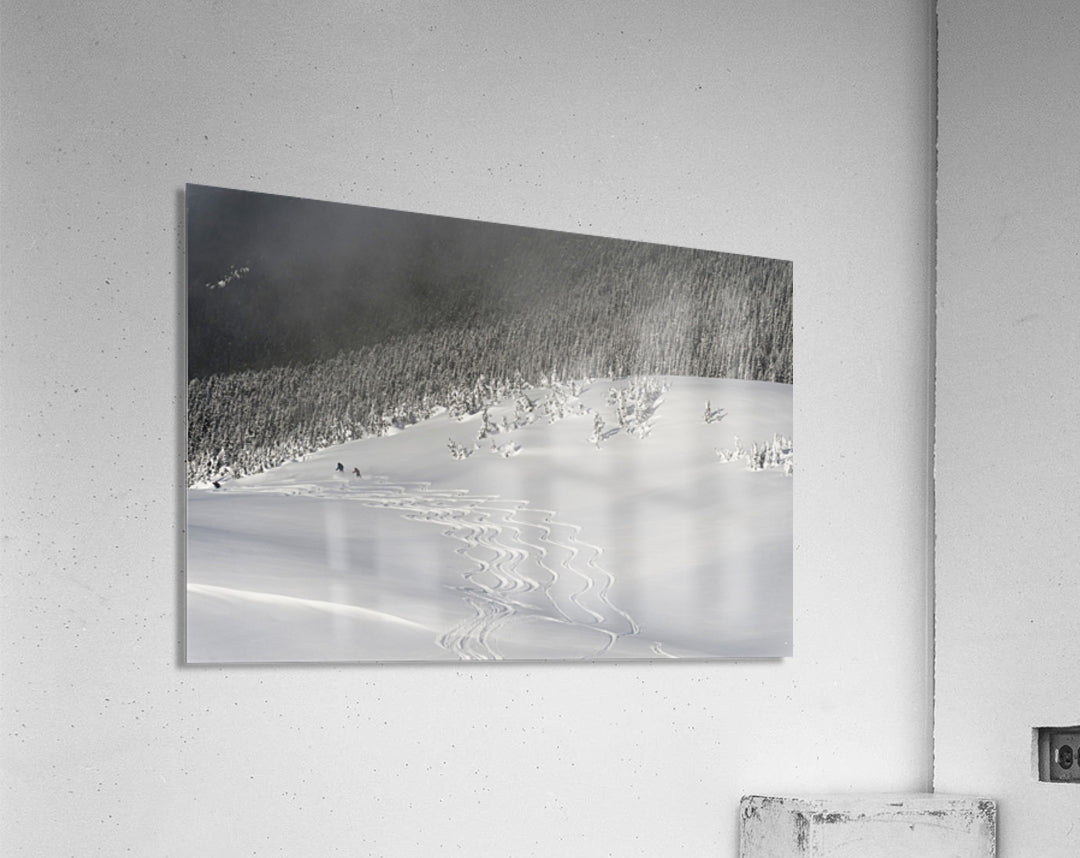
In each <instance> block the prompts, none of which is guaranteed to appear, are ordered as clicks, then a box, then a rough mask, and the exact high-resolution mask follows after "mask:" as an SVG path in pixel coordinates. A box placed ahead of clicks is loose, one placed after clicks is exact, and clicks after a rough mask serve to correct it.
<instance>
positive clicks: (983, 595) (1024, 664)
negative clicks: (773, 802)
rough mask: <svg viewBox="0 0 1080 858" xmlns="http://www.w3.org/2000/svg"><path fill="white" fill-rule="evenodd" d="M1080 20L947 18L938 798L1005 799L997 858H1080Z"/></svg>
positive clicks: (1067, 8)
mask: <svg viewBox="0 0 1080 858" xmlns="http://www.w3.org/2000/svg"><path fill="white" fill-rule="evenodd" d="M1078 32H1080V7H1078V6H1077V5H1076V4H1075V3H1073V2H1065V0H1044V2H1040V3H1035V4H1030V3H1029V4H1014V3H993V4H979V3H970V2H957V0H946V2H943V3H941V6H940V39H941V66H940V74H941V81H940V87H941V127H940V174H939V175H940V186H939V188H940V196H939V224H940V244H939V259H940V263H939V277H938V346H937V348H938V362H937V363H938V368H937V378H938V381H937V421H938V424H937V425H938V428H937V522H938V524H937V530H938V541H937V707H936V713H937V714H936V742H935V778H934V780H935V785H936V787H937V788H938V789H944V790H951V791H974V790H977V791H979V792H985V793H987V794H989V795H992V796H994V797H996V798H997V799H999V807H1000V838H1001V854H1002V855H1003V856H1004V858H1021V856H1027V855H1043V856H1072V855H1077V854H1080V811H1078V809H1077V808H1078V807H1080V787H1078V786H1077V785H1076V784H1050V783H1039V782H1038V780H1037V778H1036V770H1035V766H1034V765H1033V763H1032V729H1033V728H1035V727H1042V726H1062V727H1064V726H1070V725H1075V724H1077V723H1080V689H1078V687H1077V684H1076V681H1075V680H1076V676H1077V669H1076V668H1077V663H1078V659H1080V644H1078V641H1080V613H1078V612H1077V605H1078V604H1080V583H1078V582H1080V577H1078V574H1077V557H1078V556H1080V503H1078V501H1077V485H1078V484H1080V459H1078V458H1077V456H1076V450H1075V448H1076V439H1077V423H1076V419H1077V414H1078V413H1080V386H1078V384H1077V381H1078V376H1080V370H1078V367H1080V336H1078V335H1077V329H1078V322H1080V289H1078V285H1080V283H1078V275H1077V234H1078V231H1080V172H1078V165H1080V147H1078V145H1077V140H1078V139H1080V51H1077V45H1076V36H1077V33H1078Z"/></svg>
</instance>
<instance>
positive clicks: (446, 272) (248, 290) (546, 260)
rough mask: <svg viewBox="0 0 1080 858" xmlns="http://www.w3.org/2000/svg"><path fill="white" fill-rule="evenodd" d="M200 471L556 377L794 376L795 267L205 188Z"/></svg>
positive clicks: (196, 325) (197, 313)
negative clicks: (793, 281)
mask: <svg viewBox="0 0 1080 858" xmlns="http://www.w3.org/2000/svg"><path fill="white" fill-rule="evenodd" d="M187 214H188V392H187V398H188V449H187V482H188V485H192V484H194V483H197V482H203V481H209V480H213V479H217V478H218V477H220V476H221V475H223V474H231V475H232V476H242V475H243V474H248V473H255V472H258V471H261V470H264V469H266V468H269V467H273V466H276V465H279V464H282V463H284V462H286V461H288V460H290V459H292V458H295V457H297V456H301V455H303V454H305V453H307V452H311V451H313V450H316V449H321V448H324V447H327V446H330V445H333V444H338V443H342V442H345V441H349V440H353V439H356V438H360V437H364V436H367V435H378V434H382V433H384V432H385V431H386V430H387V428H388V427H391V426H399V427H402V426H405V425H408V424H409V423H413V422H416V421H418V420H421V419H424V418H425V417H427V416H430V414H431V413H432V412H433V410H434V409H436V408H438V407H444V408H448V409H450V410H451V411H452V412H454V413H462V414H463V413H475V412H478V411H480V410H481V409H482V408H483V407H484V405H485V404H488V403H490V402H493V401H496V400H498V399H502V398H505V397H507V396H513V395H520V393H521V392H522V391H524V390H526V389H528V388H531V387H537V386H542V385H545V384H550V383H551V382H552V381H555V380H559V379H562V380H569V379H584V378H597V377H608V378H620V377H624V376H629V375H645V374H649V375H687V376H703V377H724V378H743V379H752V380H759V381H772V382H780V383H785V384H790V383H792V381H793V369H792V352H793V332H792V266H791V263H790V262H785V261H779V260H772V259H763V258H758V257H749V256H740V255H735V254H726V253H718V252H715V251H706V250H696V249H688V248H678V247H671V246H666V245H658V244H649V243H644V242H634V241H626V240H617V239H609V238H600V237H595V236H582V235H577V234H571V233H558V232H551V231H545V230H536V229H528V228H523V227H511V226H502V225H496V224H487V223H480V222H475V221H464V220H457V219H451V218H439V217H433V216H424V215H413V214H408V213H401V212H391V211H385V210H377V209H368V208H365V207H359V206H341V205H337V204H330V203H314V202H311V201H306V200H294V199H292V198H285V197H271V196H269V195H264V194H250V193H245V192H240V191H223V190H220V189H212V188H204V187H201V186H189V188H188V213H187Z"/></svg>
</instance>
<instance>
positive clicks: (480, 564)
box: [187, 377, 792, 662]
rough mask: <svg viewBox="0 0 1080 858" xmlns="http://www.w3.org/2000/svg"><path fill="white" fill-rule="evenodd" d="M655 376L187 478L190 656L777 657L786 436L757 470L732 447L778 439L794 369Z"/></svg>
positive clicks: (787, 566)
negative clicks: (769, 375)
mask: <svg viewBox="0 0 1080 858" xmlns="http://www.w3.org/2000/svg"><path fill="white" fill-rule="evenodd" d="M652 382H653V385H652V386H651V387H650V386H648V385H647V384H646V383H644V382H642V381H641V380H636V381H634V380H627V379H621V380H618V381H611V380H593V381H587V382H582V383H580V384H573V385H558V386H556V387H548V388H543V389H536V390H533V391H528V392H527V397H528V401H526V399H524V398H522V397H519V398H518V399H517V400H516V401H515V400H514V399H508V400H507V401H505V402H500V403H498V404H493V405H492V406H490V407H489V408H488V409H487V412H486V416H485V415H484V414H479V413H478V414H472V415H469V416H467V417H465V418H454V417H451V416H450V415H449V414H447V413H445V412H444V413H440V414H436V415H435V416H433V417H432V418H430V419H428V420H425V421H423V422H421V423H418V424H415V425H412V426H409V427H408V428H406V429H403V430H400V431H392V433H391V434H388V435H386V436H383V437H378V438H376V437H372V438H365V439H362V440H358V441H353V442H351V443H348V444H343V445H340V446H337V447H333V448H330V449H328V450H324V451H322V452H319V453H313V454H311V455H309V456H306V457H305V458H304V460H303V461H297V462H291V463H289V464H286V465H283V466H281V467H278V468H275V469H273V470H270V471H267V472H265V473H262V474H258V475H254V476H248V477H244V478H242V479H238V480H226V481H223V482H222V484H221V488H218V489H215V488H213V487H212V486H209V485H206V486H196V487H193V488H192V489H190V490H189V491H188V566H187V592H188V604H187V652H188V659H189V661H191V662H253V661H254V662H278V661H368V660H379V661H383V660H395V661H402V660H404V661H427V660H434V659H451V660H460V659H498V658H502V659H530V660H531V659H600V658H602V659H612V658H665V657H670V658H705V657H716V656H721V657H739V656H744V657H753V656H779V655H786V654H790V652H791V604H792V598H791V589H792V588H791V573H792V477H791V475H790V468H789V467H785V466H786V465H790V441H785V442H784V443H781V444H777V445H775V450H773V449H770V451H769V452H770V457H769V458H770V466H769V467H765V468H764V469H758V470H751V469H750V468H749V467H748V466H747V458H748V457H746V456H743V455H736V456H734V457H732V455H731V454H732V453H741V452H742V451H744V450H747V451H748V450H750V449H751V447H752V445H753V444H755V443H756V444H758V445H761V444H763V443H764V442H772V441H773V439H774V438H775V437H777V436H782V437H783V438H785V439H790V438H791V436H792V425H791V424H792V399H791V393H792V388H791V387H790V386H789V385H782V384H771V383H767V382H749V381H735V380H728V379H703V378H681V377H677V378H662V379H653V380H652ZM657 383H662V387H661V388H659V389H658V387H657ZM613 390H614V391H617V392H616V393H614V394H613V393H612V391H613ZM635 390H636V395H635V394H634V393H633V391H635ZM707 405H708V408H707ZM530 406H531V407H530ZM707 411H708V413H709V418H710V419H708V420H706V413H707ZM620 412H621V414H622V422H621V424H620V419H619V414H620ZM485 424H486V427H487V428H486V430H485V428H484V427H485ZM480 436H483V437H480ZM725 453H726V454H727V455H725ZM773 454H778V455H773ZM762 458H763V456H759V457H758V461H760V460H761V459H762ZM727 459H732V460H731V461H726V460H727ZM339 462H340V463H341V464H342V465H343V466H344V471H338V470H337V469H336V466H337V463H339ZM354 468H356V469H358V470H359V471H360V476H359V477H358V476H356V475H355V474H353V473H352V471H353V469H354Z"/></svg>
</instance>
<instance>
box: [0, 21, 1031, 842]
mask: <svg viewBox="0 0 1080 858" xmlns="http://www.w3.org/2000/svg"><path fill="white" fill-rule="evenodd" d="M926 6H927V4H925V3H922V2H911V3H886V2H881V3H867V2H864V0H831V2H829V0H821V2H815V3H812V4H808V3H802V2H775V3H765V4H762V3H761V2H758V0H754V2H750V0H746V2H723V3H714V2H700V3H689V2H686V3H677V4H657V3H651V2H650V3H632V4H626V3H621V2H593V3H586V4H582V3H569V2H567V3H544V4H541V3H536V4H526V3H515V4H505V3H496V2H490V3H477V2H474V3H463V2H459V3H434V2H427V3H418V2H413V3H396V2H395V3H386V4H382V5H380V4H376V3H363V4H358V3H354V2H343V0H338V2H331V3H323V4H261V3H255V2H250V0H248V1H247V2H233V3H217V2H211V1H210V0H205V2H199V0H194V2H185V3H159V2H155V3H148V2H142V3H138V2H136V3H132V2H128V0H124V2H121V1H120V0H113V2H106V0H94V2H79V3H76V2H53V3H48V4H45V3H40V4H31V3H20V2H15V0H3V2H2V22H3V27H2V32H0V38H2V46H0V47H2V51H0V57H2V59H0V62H2V67H0V71H2V75H0V77H2V110H3V125H2V132H0V133H2V172H0V180H2V186H0V193H2V200H3V204H2V205H3V208H2V214H0V217H2V222H0V228H2V254H3V255H2V278H3V279H2V289H3V292H2V316H0V325H2V329H0V331H2V335H0V348H2V354H0V358H2V360H0V372H2V378H0V381H2V386H0V390H2V391H3V392H2V397H3V399H2V402H0V406H2V407H0V418H2V427H0V428H2V435H0V441H2V456H3V459H2V468H3V473H4V490H3V492H2V493H0V512H2V515H3V522H2V527H3V530H2V533H3V541H2V543H0V546H2V549H0V550H2V551H3V557H2V560H3V570H4V571H3V578H2V582H0V586H2V592H0V670H2V676H0V681H2V694H0V706H2V724H0V727H2V730H0V768H2V770H3V778H2V797H3V798H2V801H3V804H2V807H0V824H2V831H0V833H2V839H0V842H2V843H3V844H4V851H5V853H8V854H19V855H49V856H55V855H68V854H72V855H75V854H77V855H80V856H91V855H108V856H114V855H119V854H126V852H127V851H130V852H131V853H132V854H137V855H140V856H158V855H195V854H198V855H237V854H259V855H277V854H281V855H301V854H322V855H331V854H371V855H437V854H473V855H497V854H501V855H515V856H526V855H549V854H561V855H589V856H595V855H605V854H617V855H620V856H634V855H659V854H663V855H676V854H687V855H721V856H724V855H727V856H733V855H734V854H735V851H736V823H737V809H738V799H739V796H740V795H741V794H743V793H744V792H755V791H757V792H773V791H801V792H807V791H814V792H822V791H840V790H894V791H903V790H918V789H925V788H926V787H928V786H929V781H930V757H929V747H930V737H929V734H930V726H929V715H930V703H929V701H930V689H929V655H928V649H929V648H928V643H927V630H928V623H927V617H928V614H929V605H928V593H927V589H928V574H927V570H928V566H929V539H928V533H929V527H928V516H929V509H928V507H929V505H928V496H929V474H928V466H927V462H928V461H929V449H928V445H929V440H928V429H927V427H928V425H929V420H928V418H929V414H928V399H929V395H930V391H929V383H928V378H929V377H930V366H929V361H930V359H929V353H930V344H929V336H928V330H929V325H930V315H931V314H930V307H929V304H930V298H929V294H930V293H929V289H928V283H929V275H930V272H929V228H930V227H929V224H930V211H929V204H930V182H929V177H930V168H929V165H928V153H929V151H930V129H929V110H928V105H929V96H928V93H929V90H930V81H929V74H930V63H929V59H928V56H929V54H930V41H931V40H930V35H929V12H928V9H927V8H926ZM189 181H190V182H198V183H203V184H215V185H223V186H229V187H240V188H246V189H251V190H259V191H269V192H274V193H282V194H291V195H297V196H306V197H314V198H320V199H329V200H337V201H344V202H355V203H363V204H369V205H377V206H384V207H389V208H401V209H408V210H413V211H422V212H433V213H438V214H449V215H457V216H465V217H475V218H481V219H486V220H495V221H502V222H509V223H516V224H524V225H529V226H539V227H548V228H555V229H563V230H572V231H580V232H588V233H597V234H603V235H611V236H620V237H629V238H636V239H644V240H649V241H656V242H664V243H674V244H681V245H691V246H699V247H706V248H711V249H717V250H725V251H734V252H740V253H752V254H759V255H766V256H776V257H783V258H786V259H793V260H794V262H795V278H796V329H797V333H796V375H797V388H796V435H797V439H796V440H797V444H798V457H799V464H798V473H797V475H796V483H795V487H796V488H795V491H796V497H795V505H796V522H795V534H796V546H795V550H796V559H795V604H796V623H795V650H796V654H795V657H794V658H793V659H789V660H784V661H763V662H759V663H692V664H685V663H684V664H650V663H633V664H621V665H558V664H552V665H502V666H479V665H476V666H474V665H463V666H461V667H447V666H430V667H424V666H414V667H387V666H383V667H378V666H338V667H308V668H303V669H301V668H295V667H289V668H286V667H258V668H244V669H233V668H212V669H210V668H201V669H193V668H187V667H184V666H183V665H182V664H180V660H179V653H180V648H179V643H178V636H179V621H178V613H179V610H180V604H181V603H180V595H181V592H182V586H181V581H182V577H181V570H182V565H183V556H182V543H183V535H182V533H181V530H180V526H179V522H180V521H181V516H182V511H183V493H182V488H181V485H182V479H181V474H182V471H181V468H180V462H181V459H182V457H183V452H182V440H181V439H182V426H183V415H182V414H181V412H180V407H179V405H178V403H179V402H180V401H181V400H180V391H181V390H182V384H183V369H182V367H181V359H180V355H181V348H182V337H183V331H182V328H181V325H180V319H181V300H182V290H183V276H182V271H183V253H182V232H181V226H182V225H181V222H180V212H181V200H180V193H181V191H182V188H183V184H184V183H185V182H189ZM1047 288H1048V289H1049V287H1047ZM1043 324H1052V320H1046V321H1045V322H1043ZM1028 330H1032V329H1031V328H1029V329H1028Z"/></svg>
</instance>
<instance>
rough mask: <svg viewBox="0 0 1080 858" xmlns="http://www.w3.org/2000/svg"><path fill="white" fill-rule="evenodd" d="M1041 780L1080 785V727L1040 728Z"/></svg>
mask: <svg viewBox="0 0 1080 858" xmlns="http://www.w3.org/2000/svg"><path fill="white" fill-rule="evenodd" d="M1039 780H1041V781H1048V782H1050V783H1080V727H1039Z"/></svg>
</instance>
